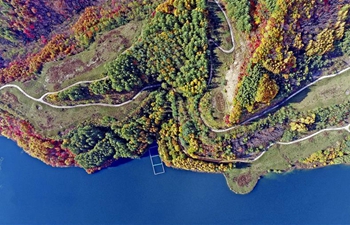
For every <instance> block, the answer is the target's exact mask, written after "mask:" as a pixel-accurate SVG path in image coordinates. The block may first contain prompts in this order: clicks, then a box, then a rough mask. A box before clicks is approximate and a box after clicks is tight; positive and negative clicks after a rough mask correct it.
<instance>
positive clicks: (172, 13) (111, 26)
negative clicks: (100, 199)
mask: <svg viewBox="0 0 350 225" xmlns="http://www.w3.org/2000/svg"><path fill="white" fill-rule="evenodd" d="M0 3H1V4H0V10H1V12H2V14H1V16H0V20H1V22H2V23H1V29H0V54H1V55H0V56H1V58H0V78H1V79H0V82H1V87H0V122H1V124H2V126H1V134H2V135H4V136H7V137H9V138H11V139H13V140H15V141H17V143H18V145H19V146H21V147H22V148H23V149H24V150H25V151H26V152H27V153H29V154H30V155H31V156H33V157H36V158H38V159H40V160H42V161H43V162H45V163H47V164H49V165H51V166H59V167H62V166H78V167H82V168H84V169H85V170H86V171H87V172H88V173H92V172H95V171H97V170H100V169H102V168H105V167H108V166H109V165H111V164H112V163H113V162H115V161H118V160H120V159H122V158H132V159H133V158H138V157H141V156H142V155H143V154H145V152H147V149H148V146H149V145H150V144H152V143H154V142H157V144H158V151H159V154H160V156H161V158H162V161H163V162H164V163H165V164H166V165H167V166H171V167H174V168H179V169H186V170H192V171H198V172H209V173H222V174H224V175H225V177H226V178H227V183H228V185H229V186H230V188H231V190H233V191H235V192H237V193H247V192H249V191H251V190H252V188H253V187H254V186H255V184H256V182H257V180H258V178H259V177H260V176H262V175H265V174H267V173H270V172H285V171H290V170H293V169H300V168H314V167H321V166H326V165H333V164H340V163H348V162H349V154H350V152H349V150H348V148H349V146H350V145H349V143H348V142H349V141H348V140H350V136H349V135H348V134H347V132H350V131H349V127H348V123H349V122H348V120H349V118H348V117H349V110H348V108H349V106H350V101H349V100H350V99H349V93H350V87H349V85H348V83H349V82H348V79H349V76H348V74H349V72H348V70H350V69H349V68H350V66H349V65H348V62H349V54H350V50H349V42H350V30H349V25H350V20H349V10H350V1H349V0H343V1H335V0H334V1H332V0H312V1H305V0H287V1H280V0H255V1H245V0H243V1H242V0H225V1H218V0H214V1H206V0H167V1H161V0H159V1H141V0H140V1H132V2H130V1H126V0H110V1H102V0H101V1H63V0H57V1H54V3H53V4H52V3H51V2H50V1H45V0H27V1H23V2H21V1H13V0H11V1H10V0H2V1H0Z"/></svg>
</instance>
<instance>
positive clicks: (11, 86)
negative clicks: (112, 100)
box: [0, 77, 160, 109]
mask: <svg viewBox="0 0 350 225" xmlns="http://www.w3.org/2000/svg"><path fill="white" fill-rule="evenodd" d="M107 78H108V77H105V78H101V79H98V80H93V81H79V82H77V83H75V84H72V85H70V86H68V87H66V88H64V89H62V90H60V91H56V92H48V93H45V94H44V95H42V96H41V97H40V98H34V97H32V96H30V95H29V94H27V93H26V92H25V91H24V90H23V89H22V88H20V87H19V86H18V85H15V84H6V85H4V86H2V87H0V91H1V90H3V89H5V88H16V89H17V90H19V91H20V92H22V94H23V95H25V96H26V97H27V98H29V99H31V100H33V101H35V102H39V103H42V104H45V105H48V106H50V107H52V108H56V109H73V108H80V107H89V106H106V107H121V106H124V105H126V104H129V103H130V102H132V101H134V100H135V99H136V98H137V97H138V96H140V94H141V93H142V92H143V91H145V90H147V89H151V88H155V87H160V84H155V85H149V86H147V87H144V88H142V89H141V90H140V91H139V92H138V93H137V94H136V95H135V96H134V97H133V98H132V99H130V100H128V101H126V102H123V103H120V104H107V103H87V104H79V105H73V106H58V105H54V104H51V103H48V102H46V101H44V98H45V97H46V96H47V95H49V94H56V93H59V92H61V91H64V90H67V89H68V88H71V87H73V86H75V85H78V84H84V83H92V82H95V81H99V80H105V79H107Z"/></svg>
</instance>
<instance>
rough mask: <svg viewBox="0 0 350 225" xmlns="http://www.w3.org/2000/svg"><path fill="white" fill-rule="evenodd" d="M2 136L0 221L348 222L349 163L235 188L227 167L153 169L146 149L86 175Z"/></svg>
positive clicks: (13, 222) (0, 140)
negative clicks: (222, 170)
mask: <svg viewBox="0 0 350 225" xmlns="http://www.w3.org/2000/svg"><path fill="white" fill-rule="evenodd" d="M0 143H1V144H0V146H1V147H0V158H1V157H2V158H3V159H4V160H3V162H2V166H1V170H0V224H345V223H350V191H349V190H350V167H346V166H333V167H329V168H324V169H317V170H310V171H298V172H294V173H289V174H284V175H272V176H269V177H267V178H263V179H261V180H260V182H259V184H258V185H257V187H256V188H255V190H254V191H253V192H252V193H250V194H248V195H237V194H234V193H233V192H231V191H230V190H229V189H228V188H227V186H226V182H225V179H224V177H223V176H222V175H216V174H200V173H194V172H187V171H181V170H174V169H170V168H166V173H165V174H162V175H158V176H154V175H153V171H152V167H151V163H150V159H149V157H144V158H142V159H140V160H133V161H131V162H128V163H124V164H121V165H119V166H117V167H112V168H108V169H105V170H103V171H101V172H98V173H96V174H93V175H88V174H86V173H85V171H84V170H82V169H78V168H52V167H49V166H47V165H45V164H43V163H42V162H40V161H39V160H37V159H33V158H31V157H30V156H28V155H27V154H26V153H23V151H22V150H21V149H20V148H18V147H17V145H16V144H15V143H14V142H12V141H11V140H8V139H5V138H3V137H0Z"/></svg>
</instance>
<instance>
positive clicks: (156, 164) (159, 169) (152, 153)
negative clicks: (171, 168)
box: [148, 146, 165, 175]
mask: <svg viewBox="0 0 350 225" xmlns="http://www.w3.org/2000/svg"><path fill="white" fill-rule="evenodd" d="M148 151H149V158H150V159H151V163H152V169H153V173H154V175H159V174H163V173H165V170H164V164H163V162H162V160H161V158H160V156H159V154H158V151H157V147H156V146H153V147H150V149H149V150H148Z"/></svg>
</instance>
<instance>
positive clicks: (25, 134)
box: [0, 112, 77, 167]
mask: <svg viewBox="0 0 350 225" xmlns="http://www.w3.org/2000/svg"><path fill="white" fill-rule="evenodd" d="M0 133H1V135H3V136H5V137H7V138H11V139H12V140H14V141H16V142H17V144H18V146H19V147H21V148H23V149H24V151H25V152H27V153H28V154H29V155H31V156H32V157H35V158H37V159H40V160H41V161H43V162H45V163H46V164H48V165H51V166H57V167H62V166H77V164H76V162H75V160H74V155H73V154H72V153H71V152H70V151H69V150H67V149H62V148H61V141H56V140H52V139H48V138H44V137H42V136H41V135H39V134H38V133H36V132H35V131H34V128H33V126H32V125H31V124H29V123H28V122H27V121H24V120H20V119H15V118H13V117H12V116H11V115H10V114H8V113H4V112H0Z"/></svg>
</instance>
